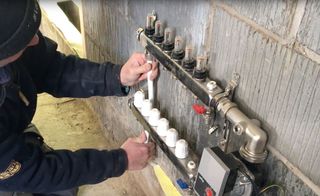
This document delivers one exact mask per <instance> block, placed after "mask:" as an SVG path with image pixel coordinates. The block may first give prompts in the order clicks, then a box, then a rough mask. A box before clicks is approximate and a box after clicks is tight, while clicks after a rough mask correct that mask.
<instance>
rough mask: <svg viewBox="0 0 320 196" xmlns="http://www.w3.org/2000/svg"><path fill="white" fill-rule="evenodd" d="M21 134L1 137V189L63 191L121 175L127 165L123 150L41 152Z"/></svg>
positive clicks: (0, 126)
mask: <svg viewBox="0 0 320 196" xmlns="http://www.w3.org/2000/svg"><path fill="white" fill-rule="evenodd" d="M0 129H1V132H3V131H5V130H4V129H5V128H4V127H3V126H2V125H1V124H0ZM2 136H3V135H2ZM23 137H24V135H20V136H18V135H11V134H10V136H8V137H7V138H5V139H4V138H3V137H2V141H3V142H1V148H0V153H1V158H0V190H2V191H18V192H20V191H23V192H33V193H45V192H55V191H59V190H66V189H70V188H73V187H77V186H80V185H84V184H95V183H99V182H101V181H104V180H105V179H107V178H110V177H116V176H120V175H122V174H123V173H124V171H125V170H126V167H127V155H126V153H125V151H124V150H123V149H118V150H111V151H106V150H101V151H99V150H94V149H82V150H78V151H75V152H71V151H68V150H55V151H52V152H48V153H43V152H42V151H41V150H40V148H39V147H38V146H36V145H31V144H29V143H26V142H24V141H25V140H24V138H23ZM3 139H4V140H3ZM12 164H15V165H14V166H15V167H13V166H12Z"/></svg>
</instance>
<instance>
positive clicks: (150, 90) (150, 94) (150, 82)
mask: <svg viewBox="0 0 320 196" xmlns="http://www.w3.org/2000/svg"><path fill="white" fill-rule="evenodd" d="M148 63H149V62H148ZM151 65H152V62H151ZM151 74H152V71H149V72H148V99H149V101H150V102H151V103H152V105H153V100H154V90H153V80H151Z"/></svg>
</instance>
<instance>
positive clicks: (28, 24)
mask: <svg viewBox="0 0 320 196" xmlns="http://www.w3.org/2000/svg"><path fill="white" fill-rule="evenodd" d="M8 20H10V19H9V18H8ZM40 23H41V10H40V7H39V4H38V2H37V1H36V0H27V6H26V12H25V15H24V18H23V20H22V22H21V24H20V25H19V27H18V28H17V30H16V31H15V33H14V34H12V36H11V37H10V38H9V39H8V40H7V41H5V42H4V43H1V44H0V60H3V59H6V58H8V57H10V56H13V55H15V54H17V53H18V52H20V51H21V50H23V49H24V48H25V47H26V46H27V45H28V44H29V43H30V41H31V40H32V38H33V37H34V36H35V34H36V33H37V32H38V29H39V26H40Z"/></svg>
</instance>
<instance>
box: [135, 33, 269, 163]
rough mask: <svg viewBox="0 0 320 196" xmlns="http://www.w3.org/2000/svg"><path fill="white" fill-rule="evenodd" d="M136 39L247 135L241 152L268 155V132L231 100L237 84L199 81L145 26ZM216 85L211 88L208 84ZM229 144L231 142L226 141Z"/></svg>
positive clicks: (258, 159) (257, 159) (259, 157)
mask: <svg viewBox="0 0 320 196" xmlns="http://www.w3.org/2000/svg"><path fill="white" fill-rule="evenodd" d="M137 39H138V41H139V42H140V44H141V45H142V46H143V47H144V48H145V49H146V50H147V51H148V52H149V53H151V54H152V55H153V56H154V57H155V58H156V59H158V60H159V62H160V63H161V64H162V65H163V66H164V67H165V68H166V69H167V70H168V71H170V72H172V74H173V75H174V76H175V77H176V78H177V79H179V80H180V81H181V82H182V83H183V84H184V85H185V86H186V87H187V88H188V89H189V90H190V91H191V92H192V93H193V94H195V95H196V96H197V97H198V98H199V99H200V100H201V101H202V102H203V103H204V104H205V105H207V106H208V107H209V108H213V109H214V110H215V111H217V112H219V114H220V115H221V116H223V117H224V118H226V119H227V120H228V121H230V122H231V123H232V125H233V129H232V130H234V132H235V133H236V134H238V135H242V134H245V137H246V141H245V143H244V144H243V146H242V147H241V148H240V150H239V152H240V155H241V156H242V157H243V158H244V159H246V160H247V161H249V162H251V163H262V162H264V160H265V159H266V157H267V154H268V153H267V150H266V143H267V134H266V132H265V131H264V130H262V129H261V128H260V127H259V126H257V125H256V124H255V123H254V122H253V121H252V120H251V119H249V118H248V117H247V116H246V115H245V114H244V113H243V112H242V111H240V110H239V108H238V107H237V105H236V104H235V103H234V102H232V101H231V100H230V99H229V95H230V93H232V92H231V91H233V88H234V87H235V86H236V84H235V83H234V82H232V81H231V82H230V83H229V85H228V86H227V88H226V89H225V90H222V88H221V87H219V86H218V85H216V82H215V81H212V80H209V79H208V78H205V80H204V81H198V80H196V79H195V78H193V76H192V74H191V73H190V72H188V71H186V70H185V69H184V68H183V67H182V66H181V65H180V64H179V63H178V62H177V61H175V60H174V59H173V58H171V56H170V55H168V53H166V52H165V51H163V50H162V48H161V47H160V46H159V44H155V43H154V42H153V40H152V39H151V38H150V37H148V36H147V35H146V34H145V33H144V29H142V28H139V29H138V30H137ZM210 82H213V83H214V84H215V85H214V86H213V87H212V85H211V88H209V86H208V84H209V83H210ZM227 144H228V141H227Z"/></svg>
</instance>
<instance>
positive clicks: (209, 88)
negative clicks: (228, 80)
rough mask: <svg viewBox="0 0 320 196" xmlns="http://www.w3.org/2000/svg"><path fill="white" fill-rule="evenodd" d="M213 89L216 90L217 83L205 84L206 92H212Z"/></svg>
mask: <svg viewBox="0 0 320 196" xmlns="http://www.w3.org/2000/svg"><path fill="white" fill-rule="evenodd" d="M215 88H217V83H216V82H215V81H213V80H211V81H210V82H208V83H207V89H208V91H213V90H214V89H215Z"/></svg>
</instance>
